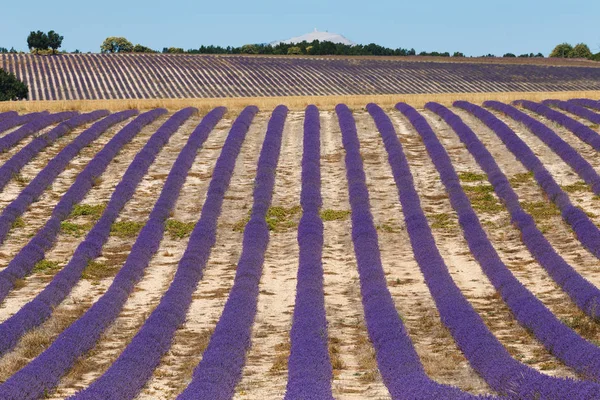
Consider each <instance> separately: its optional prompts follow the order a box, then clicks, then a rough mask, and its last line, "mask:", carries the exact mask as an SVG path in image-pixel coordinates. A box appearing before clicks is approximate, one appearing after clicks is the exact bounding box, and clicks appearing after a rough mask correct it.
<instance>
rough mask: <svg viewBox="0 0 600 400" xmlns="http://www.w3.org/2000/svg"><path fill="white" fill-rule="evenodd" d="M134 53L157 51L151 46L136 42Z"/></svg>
mask: <svg viewBox="0 0 600 400" xmlns="http://www.w3.org/2000/svg"><path fill="white" fill-rule="evenodd" d="M133 52H134V53H156V50H152V49H151V48H150V47H146V46H142V45H141V44H136V45H135V46H133Z"/></svg>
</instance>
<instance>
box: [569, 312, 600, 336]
mask: <svg viewBox="0 0 600 400" xmlns="http://www.w3.org/2000/svg"><path fill="white" fill-rule="evenodd" d="M561 321H562V323H564V324H565V325H567V326H568V327H569V328H571V329H573V330H574V331H576V332H578V333H579V334H581V335H582V336H584V337H592V338H593V337H598V334H600V326H598V324H596V322H594V321H593V320H592V319H590V318H588V317H587V316H586V315H585V314H583V313H581V314H577V315H574V316H571V317H567V318H561Z"/></svg>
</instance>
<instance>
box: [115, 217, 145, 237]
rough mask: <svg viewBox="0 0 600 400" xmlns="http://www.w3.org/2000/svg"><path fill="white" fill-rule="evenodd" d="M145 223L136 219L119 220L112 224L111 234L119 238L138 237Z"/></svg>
mask: <svg viewBox="0 0 600 400" xmlns="http://www.w3.org/2000/svg"><path fill="white" fill-rule="evenodd" d="M143 227H144V224H143V223H142V222H136V221H128V220H123V221H118V222H115V223H114V224H112V226H111V227H110V234H111V235H113V236H116V237H119V238H133V237H136V236H137V235H138V234H139V233H140V231H141V230H142V228H143Z"/></svg>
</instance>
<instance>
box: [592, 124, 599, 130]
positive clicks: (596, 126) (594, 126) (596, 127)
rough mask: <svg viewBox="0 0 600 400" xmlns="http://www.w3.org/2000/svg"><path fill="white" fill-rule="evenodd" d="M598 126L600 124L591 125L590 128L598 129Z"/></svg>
mask: <svg viewBox="0 0 600 400" xmlns="http://www.w3.org/2000/svg"><path fill="white" fill-rule="evenodd" d="M598 128H600V125H598V124H592V125H590V129H598Z"/></svg>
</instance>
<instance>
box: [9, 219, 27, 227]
mask: <svg viewBox="0 0 600 400" xmlns="http://www.w3.org/2000/svg"><path fill="white" fill-rule="evenodd" d="M11 228H13V229H14V228H25V221H23V218H21V217H17V219H15V221H14V222H13V223H12V226H11Z"/></svg>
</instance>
